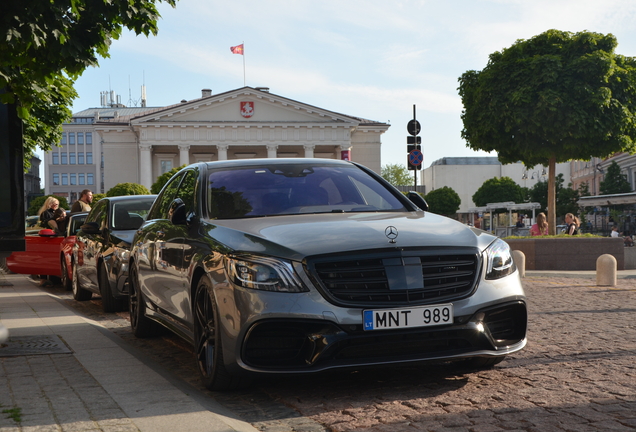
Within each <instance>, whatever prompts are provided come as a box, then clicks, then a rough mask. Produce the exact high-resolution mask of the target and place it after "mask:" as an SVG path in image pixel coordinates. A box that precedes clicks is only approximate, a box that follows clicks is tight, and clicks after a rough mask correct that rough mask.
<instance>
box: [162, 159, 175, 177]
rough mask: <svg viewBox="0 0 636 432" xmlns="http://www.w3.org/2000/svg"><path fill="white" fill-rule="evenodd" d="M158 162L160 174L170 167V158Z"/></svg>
mask: <svg viewBox="0 0 636 432" xmlns="http://www.w3.org/2000/svg"><path fill="white" fill-rule="evenodd" d="M159 164H160V165H161V174H165V173H167V172H168V171H170V170H171V169H172V160H170V159H163V160H160V161H159Z"/></svg>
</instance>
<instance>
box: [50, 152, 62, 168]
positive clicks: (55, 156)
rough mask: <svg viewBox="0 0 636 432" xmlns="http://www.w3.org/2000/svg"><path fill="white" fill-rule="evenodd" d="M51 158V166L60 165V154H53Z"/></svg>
mask: <svg viewBox="0 0 636 432" xmlns="http://www.w3.org/2000/svg"><path fill="white" fill-rule="evenodd" d="M51 156H52V157H53V165H59V164H60V154H59V153H58V152H53V154H52V155H51Z"/></svg>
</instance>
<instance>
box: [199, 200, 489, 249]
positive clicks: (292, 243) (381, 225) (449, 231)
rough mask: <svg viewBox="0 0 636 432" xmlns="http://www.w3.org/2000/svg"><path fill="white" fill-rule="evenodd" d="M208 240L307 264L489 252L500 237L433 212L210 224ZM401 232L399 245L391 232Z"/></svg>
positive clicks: (305, 215) (233, 220)
mask: <svg viewBox="0 0 636 432" xmlns="http://www.w3.org/2000/svg"><path fill="white" fill-rule="evenodd" d="M209 223H210V225H207V227H208V228H209V229H210V232H209V235H210V236H211V237H212V238H214V239H216V240H217V241H219V242H220V243H222V244H223V245H225V246H227V247H229V248H230V249H233V250H234V251H241V252H251V253H258V254H266V255H272V256H278V257H281V258H287V259H293V260H302V259H303V258H305V257H307V256H311V255H321V254H329V253H338V252H346V251H362V250H365V251H366V250H378V249H382V248H390V249H396V248H398V249H402V248H411V247H430V246H433V247H472V248H477V249H479V250H483V249H485V248H486V247H487V246H488V245H489V244H490V243H491V242H492V241H493V240H494V239H495V238H496V237H494V236H493V235H491V234H489V233H486V232H485V231H481V230H478V229H475V228H471V227H468V226H466V225H464V224H462V223H459V222H457V221H455V220H453V219H449V218H447V217H443V216H439V215H435V214H432V213H425V212H422V211H418V212H400V213H326V214H303V215H290V216H272V217H264V218H252V219H229V220H213V221H209ZM389 227H393V228H394V231H397V237H396V238H395V242H394V243H392V242H390V239H389V238H388V237H387V228H389Z"/></svg>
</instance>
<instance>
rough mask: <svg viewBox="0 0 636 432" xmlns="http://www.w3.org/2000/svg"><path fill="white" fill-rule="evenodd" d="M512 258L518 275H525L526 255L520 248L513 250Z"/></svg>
mask: <svg viewBox="0 0 636 432" xmlns="http://www.w3.org/2000/svg"><path fill="white" fill-rule="evenodd" d="M512 259H513V261H514V262H515V264H516V265H517V270H519V276H521V277H526V255H525V254H524V253H523V252H521V251H520V250H513V251H512Z"/></svg>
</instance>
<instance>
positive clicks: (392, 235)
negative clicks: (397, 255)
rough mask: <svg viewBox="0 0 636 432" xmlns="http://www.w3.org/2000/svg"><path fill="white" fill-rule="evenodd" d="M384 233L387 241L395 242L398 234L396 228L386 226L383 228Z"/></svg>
mask: <svg viewBox="0 0 636 432" xmlns="http://www.w3.org/2000/svg"><path fill="white" fill-rule="evenodd" d="M384 235H386V237H387V238H388V239H389V243H395V239H396V238H397V236H398V230H397V228H396V227H394V226H388V227H386V229H385V230H384Z"/></svg>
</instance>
